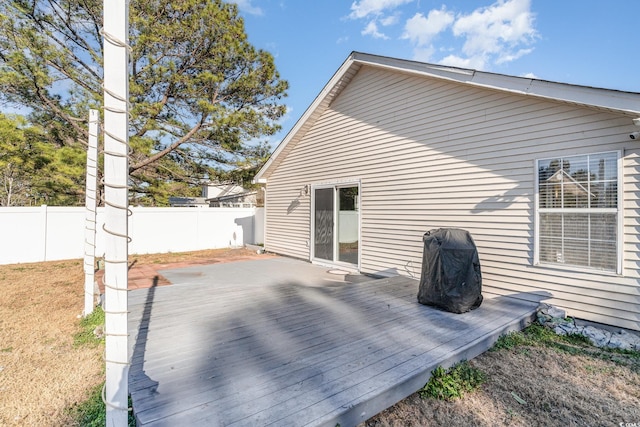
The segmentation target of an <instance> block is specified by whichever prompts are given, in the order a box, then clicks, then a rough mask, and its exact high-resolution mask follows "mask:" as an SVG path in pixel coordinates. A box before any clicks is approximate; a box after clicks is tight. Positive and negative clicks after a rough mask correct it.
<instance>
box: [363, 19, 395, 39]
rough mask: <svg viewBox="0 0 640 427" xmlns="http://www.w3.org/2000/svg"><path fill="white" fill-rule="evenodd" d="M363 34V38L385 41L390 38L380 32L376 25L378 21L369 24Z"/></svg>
mask: <svg viewBox="0 0 640 427" xmlns="http://www.w3.org/2000/svg"><path fill="white" fill-rule="evenodd" d="M361 34H362V35H363V36H371V37H373V38H374V39H383V40H386V39H388V38H389V37H387V36H386V35H384V34H383V33H381V32H379V31H378V25H377V24H376V21H371V22H369V23H368V24H367V26H366V27H364V30H362V32H361Z"/></svg>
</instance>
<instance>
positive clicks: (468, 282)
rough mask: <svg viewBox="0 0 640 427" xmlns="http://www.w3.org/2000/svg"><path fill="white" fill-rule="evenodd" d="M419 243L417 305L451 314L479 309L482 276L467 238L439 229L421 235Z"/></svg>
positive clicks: (464, 234)
mask: <svg viewBox="0 0 640 427" xmlns="http://www.w3.org/2000/svg"><path fill="white" fill-rule="evenodd" d="M422 240H423V241H424V252H423V254H422V274H421V277H420V289H419V290H418V302H419V303H420V304H425V305H431V306H435V307H438V308H441V309H443V310H446V311H450V312H452V313H464V312H466V311H469V310H473V309H475V308H478V307H480V304H482V274H481V273H480V259H479V258H478V250H477V249H476V245H475V243H474V242H473V238H472V237H471V234H469V232H468V231H466V230H461V229H458V228H439V229H435V230H430V231H428V232H427V233H425V235H424V237H423V238H422Z"/></svg>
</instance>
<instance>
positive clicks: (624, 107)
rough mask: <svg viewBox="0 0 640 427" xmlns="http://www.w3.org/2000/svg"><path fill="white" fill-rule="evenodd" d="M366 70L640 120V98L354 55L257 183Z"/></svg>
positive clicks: (281, 144)
mask: <svg viewBox="0 0 640 427" xmlns="http://www.w3.org/2000/svg"><path fill="white" fill-rule="evenodd" d="M365 65H366V66H370V67H376V68H383V69H387V70H392V71H396V72H400V73H408V74H413V75H419V76H426V77H432V78H437V79H442V80H448V81H453V82H458V83H462V84H466V85H470V86H475V87H482V88H487V89H493V90H500V91H505V92H511V93H514V94H520V95H528V96H533V97H536V98H543V99H551V100H554V101H559V102H564V103H569V104H573V105H579V106H587V107H592V108H597V109H600V110H605V111H611V112H616V113H623V114H625V115H629V116H630V117H633V118H635V117H640V93H635V92H623V91H618V90H613V89H601V88H594V87H588V86H578V85H572V84H567V83H557V82H550V81H546V80H539V79H533V78H529V77H515V76H508V75H504V74H496V73H489V72H485V71H476V70H471V69H465V68H457V67H448V66H444V65H435V64H427V63H424V62H416V61H408V60H404V59H397V58H390V57H385V56H378V55H371V54H367V53H361V52H352V53H351V54H350V55H349V57H348V58H347V60H346V61H344V63H343V64H342V65H341V66H340V68H339V69H338V71H336V73H335V74H334V75H333V77H332V78H331V80H329V82H328V83H327V84H326V85H325V87H324V88H323V89H322V91H321V92H320V94H319V95H318V96H317V97H316V98H315V100H314V101H313V103H311V105H310V106H309V108H307V110H306V111H305V112H304V114H303V115H302V117H300V119H299V120H298V121H297V122H296V124H295V125H294V126H293V128H292V129H291V130H290V131H289V133H288V134H287V136H286V137H285V138H284V139H283V140H282V142H281V143H280V144H279V145H278V147H277V148H276V149H275V151H274V152H273V153H272V154H271V157H270V158H269V160H268V161H267V163H265V165H264V166H263V167H262V168H261V169H260V170H259V171H258V173H257V174H256V176H255V178H254V182H266V180H267V178H268V177H269V175H270V174H271V172H272V171H273V170H274V169H275V168H276V167H277V166H278V164H279V163H280V162H281V161H282V159H283V158H284V157H286V154H287V153H288V152H289V151H291V149H292V148H293V147H294V146H295V145H296V144H297V143H298V141H300V139H302V137H303V136H304V135H305V133H307V131H308V130H309V129H310V128H311V127H312V126H313V124H314V123H315V122H316V120H317V119H318V118H319V117H320V116H321V115H322V113H324V111H325V110H326V109H327V108H328V107H329V105H330V104H331V102H332V101H333V100H334V99H335V98H336V97H337V96H338V95H339V94H340V92H342V90H343V89H344V88H345V87H346V86H347V85H348V84H349V82H350V81H351V79H353V77H354V76H355V75H356V73H357V72H358V71H359V70H360V68H362V66H365Z"/></svg>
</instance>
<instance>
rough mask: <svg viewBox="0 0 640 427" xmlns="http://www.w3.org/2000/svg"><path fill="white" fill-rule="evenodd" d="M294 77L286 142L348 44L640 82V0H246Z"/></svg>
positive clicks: (590, 80) (256, 32)
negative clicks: (289, 132) (288, 133)
mask: <svg viewBox="0 0 640 427" xmlns="http://www.w3.org/2000/svg"><path fill="white" fill-rule="evenodd" d="M236 3H237V4H238V6H239V8H240V13H241V15H242V17H243V18H244V20H245V29H246V32H247V34H248V36H249V41H250V42H251V43H252V44H253V45H254V46H256V47H258V48H261V49H264V50H267V51H269V52H271V53H272V54H273V55H274V57H275V60H276V66H277V68H278V71H279V72H280V75H281V77H282V78H283V79H285V80H288V81H289V84H290V89H289V96H288V98H286V100H285V102H286V104H287V106H288V108H289V112H288V114H287V116H286V117H285V118H284V119H283V120H282V122H281V124H282V127H283V130H282V132H280V133H279V134H278V135H276V136H275V138H273V139H272V140H271V144H272V148H275V146H276V145H277V144H278V143H279V142H280V140H281V139H282V138H284V136H285V135H286V133H287V132H288V131H289V130H290V129H291V128H292V127H293V125H294V124H295V122H296V120H298V118H299V117H300V116H301V115H302V114H303V113H304V111H305V110H306V108H307V107H308V106H309V105H310V104H311V102H312V101H313V99H314V98H315V96H316V95H317V94H318V93H319V92H320V90H322V87H323V86H324V85H325V84H326V83H327V82H328V81H329V79H330V78H331V76H332V75H333V73H334V72H335V71H336V70H337V69H338V67H339V66H340V65H341V64H342V62H344V60H345V59H346V58H347V56H348V55H349V53H351V52H352V51H360V52H366V53H372V54H377V55H384V56H391V57H397V58H403V59H413V60H418V61H424V62H430V63H436V64H448V65H455V66H460V67H465V68H473V69H478V70H484V71H491V72H496V73H502V74H509V75H514V76H528V77H535V78H540V79H544V80H551V81H557V82H565V83H572V84H579V85H586V86H595V87H603V88H609V89H617V90H624V91H631V92H640V0H498V1H492V0H486V1H483V0H464V1H447V0H445V1H442V0H439V1H432V0H356V1H352V0H317V1H315V0H313V1H312V0H241V1H236Z"/></svg>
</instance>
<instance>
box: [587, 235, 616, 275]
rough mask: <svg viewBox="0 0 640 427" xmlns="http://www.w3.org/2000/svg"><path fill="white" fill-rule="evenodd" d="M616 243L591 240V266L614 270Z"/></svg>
mask: <svg viewBox="0 0 640 427" xmlns="http://www.w3.org/2000/svg"><path fill="white" fill-rule="evenodd" d="M616 264H617V263H616V243H615V242H591V267H593V268H597V269H600V270H608V271H616V268H617V265H616Z"/></svg>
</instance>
